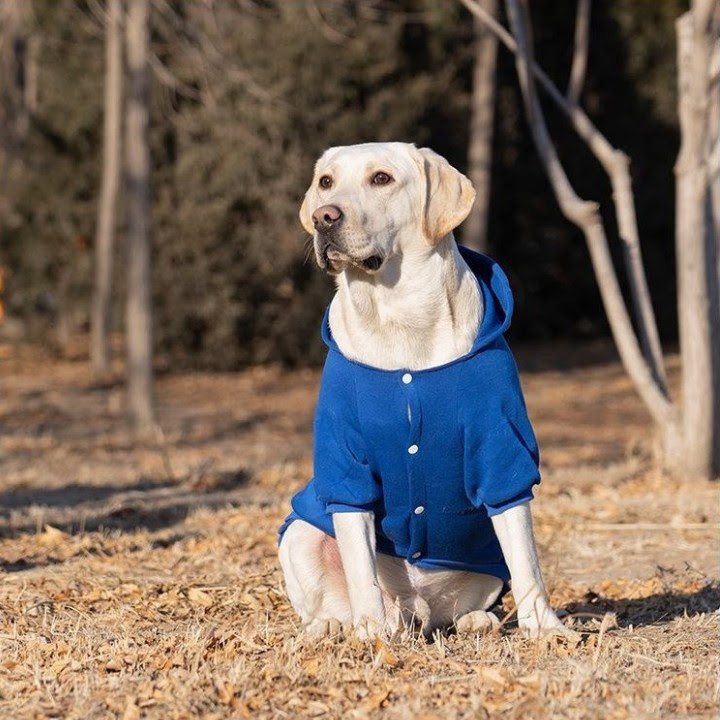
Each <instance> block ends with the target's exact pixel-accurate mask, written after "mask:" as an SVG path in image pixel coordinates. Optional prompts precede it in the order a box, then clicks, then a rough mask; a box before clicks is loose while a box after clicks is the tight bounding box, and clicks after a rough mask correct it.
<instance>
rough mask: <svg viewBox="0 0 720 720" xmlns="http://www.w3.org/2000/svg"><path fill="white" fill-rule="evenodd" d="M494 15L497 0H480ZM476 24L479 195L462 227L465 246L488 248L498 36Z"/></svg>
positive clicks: (473, 173) (472, 153)
mask: <svg viewBox="0 0 720 720" xmlns="http://www.w3.org/2000/svg"><path fill="white" fill-rule="evenodd" d="M479 2H480V4H481V5H482V7H483V9H484V10H485V11H486V12H487V13H489V14H490V15H491V16H495V15H497V0H479ZM473 23H474V33H475V40H474V56H475V59H474V66H473V91H472V99H471V107H470V138H469V142H468V176H469V178H470V180H471V181H472V183H473V185H474V186H475V189H476V190H477V196H476V197H475V204H474V205H473V208H472V210H471V211H470V214H469V215H468V217H467V220H466V221H465V224H464V225H463V229H462V240H463V243H464V244H465V245H467V246H468V247H471V248H473V249H474V250H478V251H479V252H483V253H484V252H487V251H488V238H487V232H488V215H489V212H488V209H489V206H490V187H491V180H492V144H493V124H494V120H495V64H496V58H497V38H496V37H495V35H494V34H493V33H492V32H490V31H489V30H488V29H487V28H486V27H485V24H484V23H483V22H482V21H481V20H480V19H478V18H477V17H474V18H473Z"/></svg>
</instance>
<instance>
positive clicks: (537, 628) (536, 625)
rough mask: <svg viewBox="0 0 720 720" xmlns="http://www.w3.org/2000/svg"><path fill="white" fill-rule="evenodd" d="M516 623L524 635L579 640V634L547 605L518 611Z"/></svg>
mask: <svg viewBox="0 0 720 720" xmlns="http://www.w3.org/2000/svg"><path fill="white" fill-rule="evenodd" d="M518 625H519V627H520V630H521V631H522V632H523V634H524V635H525V636H526V637H530V638H550V637H553V636H556V637H564V638H567V639H568V640H579V638H580V636H579V635H578V634H577V633H576V632H575V631H574V630H571V629H570V628H568V627H565V625H563V624H562V622H561V620H560V618H558V616H557V615H556V614H555V611H554V610H553V609H552V608H551V607H550V606H549V605H545V604H543V605H541V606H540V607H536V608H535V609H534V610H533V611H532V612H529V613H525V614H520V613H518Z"/></svg>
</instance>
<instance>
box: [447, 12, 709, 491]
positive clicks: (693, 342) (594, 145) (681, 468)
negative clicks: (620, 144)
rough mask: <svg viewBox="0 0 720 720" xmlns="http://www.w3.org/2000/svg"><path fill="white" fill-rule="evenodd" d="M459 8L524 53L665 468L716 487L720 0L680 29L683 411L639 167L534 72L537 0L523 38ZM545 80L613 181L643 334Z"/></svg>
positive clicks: (560, 178)
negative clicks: (549, 102) (569, 166)
mask: <svg viewBox="0 0 720 720" xmlns="http://www.w3.org/2000/svg"><path fill="white" fill-rule="evenodd" d="M460 1H461V2H462V3H463V5H465V6H466V7H467V8H468V9H469V10H470V11H471V12H472V13H473V14H474V15H475V16H476V17H478V18H480V19H482V20H483V22H485V24H486V25H487V26H488V27H489V28H490V29H491V30H492V31H493V32H494V33H495V34H496V35H497V37H498V38H499V39H500V40H501V42H502V43H503V44H504V45H505V46H506V47H508V48H509V49H510V50H511V51H512V52H514V53H515V55H516V66H517V71H518V78H519V81H520V87H521V90H522V95H523V102H524V105H525V110H526V114H527V117H528V122H529V125H530V129H531V132H532V135H533V140H534V142H535V146H536V149H537V151H538V154H539V156H540V159H541V161H542V163H543V167H544V168H545V171H546V173H547V175H548V178H549V180H550V183H551V186H552V188H553V190H554V192H555V196H556V198H557V200H558V204H559V205H560V208H561V210H562V211H563V213H564V214H565V216H566V217H567V218H568V219H569V220H570V221H571V222H573V223H574V224H576V225H577V226H578V227H579V228H580V229H581V230H582V232H583V234H584V235H585V239H586V242H587V245H588V249H589V252H590V257H591V260H592V263H593V268H594V270H595V276H596V278H597V281H598V286H599V289H600V294H601V297H602V300H603V303H604V306H605V311H606V314H607V317H608V321H609V324H610V328H611V330H612V333H613V336H614V339H615V342H616V345H617V347H618V352H619V354H620V358H621V360H622V362H623V365H624V367H625V369H626V371H627V372H628V374H629V375H630V377H631V379H632V380H633V382H634V384H635V387H636V389H637V390H638V393H639V394H640V396H641V398H642V399H643V401H644V402H645V405H646V406H647V408H648V410H649V412H650V414H651V415H652V417H653V419H654V420H655V422H656V424H657V426H658V428H659V430H660V434H661V439H662V447H663V456H664V461H665V464H666V466H667V467H669V468H670V469H672V470H674V471H675V472H677V473H683V474H686V475H689V476H692V477H700V478H709V477H712V476H713V474H714V473H720V457H718V454H719V453H718V445H719V444H720V442H719V441H718V435H720V371H718V368H720V344H718V343H714V342H713V338H714V337H715V333H716V332H717V331H718V328H720V310H718V308H719V307H720V300H718V295H717V293H718V290H717V282H715V283H713V281H712V278H713V276H714V277H716V273H715V272H714V268H712V265H711V263H712V260H711V258H714V255H713V253H712V252H710V250H711V249H713V248H714V249H717V246H718V243H719V242H720V241H719V240H718V238H717V237H716V233H715V232H714V229H713V228H714V226H713V224H712V223H711V222H708V218H709V217H710V212H709V207H710V202H709V198H710V178H711V176H712V171H713V161H712V159H711V158H712V157H713V155H712V152H711V151H710V148H711V146H712V138H711V130H710V112H709V107H708V99H709V97H710V92H711V88H712V83H713V82H714V80H713V77H714V75H713V72H712V71H711V67H712V57H713V49H714V48H717V47H718V44H719V43H720V39H719V33H720V11H719V10H718V8H717V7H716V6H715V3H714V2H713V0H693V3H692V5H691V9H690V10H689V11H688V13H686V14H685V15H684V16H683V19H681V21H680V22H679V24H678V30H679V32H678V65H679V78H680V92H679V94H678V95H679V114H680V118H681V134H682V143H681V150H680V155H679V157H678V163H677V168H676V176H677V198H678V200H677V212H678V216H677V220H676V222H677V229H676V247H677V250H678V267H677V272H678V286H679V292H678V316H679V324H680V341H681V360H682V388H683V389H682V402H681V403H680V404H677V403H674V402H673V401H672V400H671V398H670V396H669V393H668V390H667V385H666V381H665V372H664V368H663V360H662V355H661V352H660V343H659V339H658V333H657V324H656V322H655V318H654V314H653V312H652V306H651V304H650V297H649V292H648V288H647V282H646V279H645V273H644V269H643V265H642V258H641V255H640V245H639V233H638V229H637V220H636V217H635V204H634V198H633V193H632V186H631V181H630V174H629V169H628V166H629V161H628V158H627V157H626V156H625V155H624V154H623V153H622V152H620V151H618V150H616V149H614V148H613V147H612V146H611V145H610V144H609V143H608V142H607V140H606V139H605V137H604V136H603V135H602V133H600V131H599V130H598V129H597V128H596V127H594V125H593V124H592V122H591V121H590V119H589V118H588V117H587V115H586V114H585V113H584V112H583V111H582V109H581V108H580V106H579V104H578V103H577V98H578V96H579V93H577V94H575V95H572V96H571V98H570V99H568V98H565V97H563V96H562V94H561V93H560V92H559V91H558V90H557V88H556V87H555V85H553V83H552V81H551V80H550V79H549V78H548V77H547V75H546V74H545V73H544V72H543V71H542V70H541V69H540V68H539V67H538V66H537V64H536V63H535V61H534V59H533V52H532V33H531V30H532V27H531V23H530V19H529V12H528V8H527V3H526V0H506V8H507V14H508V19H509V21H510V26H511V28H512V35H510V34H509V33H508V32H507V31H506V30H505V29H504V28H503V27H502V26H501V25H500V24H499V23H497V22H496V21H495V19H494V18H492V17H490V16H489V15H488V14H487V13H485V12H484V11H483V8H482V7H480V5H479V4H478V3H477V2H474V0H460ZM580 12H582V8H581V9H580ZM683 32H684V33H685V37H683V36H682V35H683ZM576 37H577V34H576ZM586 37H587V35H586ZM577 52H578V48H577V47H576V53H577ZM715 52H717V50H715ZM583 74H584V73H583ZM536 80H537V81H539V82H540V83H541V84H542V86H543V87H544V88H545V89H546V90H547V92H548V94H549V95H550V97H551V98H552V99H553V101H554V102H555V103H556V104H557V105H558V106H559V107H560V109H561V110H562V111H563V112H564V113H565V114H566V115H567V117H568V118H569V120H570V121H571V123H572V125H573V127H574V128H575V130H576V132H577V133H578V135H579V136H580V137H581V138H582V139H583V140H585V142H586V143H587V144H588V147H589V148H590V150H591V151H592V152H593V154H594V155H595V156H596V158H597V159H598V160H599V161H600V163H601V164H602V166H603V168H604V169H605V170H606V172H607V173H608V175H609V177H610V181H611V184H612V187H613V199H614V205H615V212H616V216H617V220H618V228H619V235H620V239H621V240H622V242H623V246H624V249H625V262H626V269H627V272H628V280H629V284H630V287H631V294H632V298H633V303H634V308H635V323H636V329H633V326H632V323H631V322H630V317H629V313H628V311H627V307H626V305H625V301H624V299H623V297H622V294H621V292H620V288H619V283H618V281H617V275H616V273H615V269H614V266H613V264H612V260H611V256H610V252H609V248H608V241H607V236H606V233H605V228H604V225H603V221H602V217H601V215H600V213H599V210H598V205H597V203H594V202H588V201H585V200H582V199H581V198H580V197H578V195H577V193H576V192H575V190H574V189H573V187H572V185H571V183H570V181H569V179H568V177H567V175H566V173H565V171H564V169H563V167H562V164H561V162H560V160H559V158H558V155H557V152H556V151H555V147H554V145H553V143H552V140H551V138H550V134H549V132H548V129H547V125H546V123H545V118H544V115H543V111H542V107H541V105H540V102H539V98H538V94H537V88H536ZM572 87H573V83H572V82H571V88H572ZM636 333H637V334H636Z"/></svg>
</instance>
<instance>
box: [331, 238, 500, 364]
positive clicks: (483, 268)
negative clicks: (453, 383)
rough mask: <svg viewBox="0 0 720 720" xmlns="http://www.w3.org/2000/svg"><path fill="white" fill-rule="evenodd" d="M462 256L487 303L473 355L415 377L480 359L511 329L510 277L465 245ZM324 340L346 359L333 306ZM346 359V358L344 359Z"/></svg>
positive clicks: (493, 262)
mask: <svg viewBox="0 0 720 720" xmlns="http://www.w3.org/2000/svg"><path fill="white" fill-rule="evenodd" d="M458 249H459V251H460V255H461V256H462V258H463V260H465V262H466V263H467V265H468V267H469V268H470V271H471V272H472V274H473V275H474V276H475V279H476V280H477V283H478V287H479V288H480V293H481V294H482V299H483V319H482V322H481V323H480V328H479V330H478V334H477V337H476V338H475V342H474V343H473V344H472V347H471V348H470V350H469V352H467V353H466V354H465V355H463V356H461V357H459V358H456V359H455V360H451V361H450V362H449V363H445V364H444V365H438V366H436V367H431V368H426V369H424V370H415V371H413V373H414V374H417V373H418V372H420V373H424V372H433V371H435V370H440V369H442V368H445V367H448V366H449V365H454V364H455V363H459V362H463V361H464V360H467V359H469V358H471V357H472V356H473V355H477V353H479V352H480V351H481V350H483V349H484V348H486V347H488V346H489V345H491V344H492V343H493V342H494V341H495V340H497V338H498V337H500V336H501V335H502V334H503V333H505V331H506V330H507V329H508V328H509V327H510V321H511V319H512V313H513V296H512V290H511V289H510V283H509V282H508V279H507V276H506V275H505V273H504V272H503V270H502V268H501V267H500V266H499V265H498V264H497V263H496V262H495V261H494V260H492V259H491V258H489V257H487V256H486V255H481V254H480V253H478V252H475V251H474V250H470V248H466V247H464V246H463V245H458ZM322 338H323V340H324V341H325V344H326V345H327V346H328V347H329V348H330V349H331V350H334V351H335V352H337V353H339V354H340V355H342V351H341V350H340V348H339V347H338V345H337V343H336V342H335V339H334V338H333V336H332V333H331V332H330V306H329V305H328V307H327V308H326V309H325V317H324V318H323V323H322ZM343 357H345V356H344V355H343ZM345 359H346V360H347V362H350V363H353V364H354V365H359V366H361V367H365V368H369V369H371V370H376V371H377V372H387V373H395V372H402V370H381V369H380V368H375V367H373V366H371V365H366V364H365V363H361V362H358V361H355V360H350V359H349V358H345Z"/></svg>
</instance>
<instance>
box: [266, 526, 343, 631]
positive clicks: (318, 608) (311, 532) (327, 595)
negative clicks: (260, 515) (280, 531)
mask: <svg viewBox="0 0 720 720" xmlns="http://www.w3.org/2000/svg"><path fill="white" fill-rule="evenodd" d="M278 554H279V557H280V565H281V566H282V569H283V573H284V575H285V585H286V588H287V594H288V597H289V599H290V603H291V604H292V606H293V607H294V608H295V610H296V612H297V613H298V615H300V620H301V622H302V624H303V628H304V630H305V632H307V633H308V634H309V635H312V636H315V637H317V636H323V635H330V634H333V633H335V632H339V630H340V627H341V626H342V625H343V624H347V623H351V622H352V612H351V609H350V600H349V598H348V592H347V584H346V582H345V575H344V573H343V567H342V562H341V560H340V553H339V551H338V547H337V543H336V542H335V539H334V538H332V537H330V536H329V535H326V534H325V533H324V532H322V531H321V530H318V529H317V528H316V527H314V526H313V525H310V524H309V523H306V522H305V521H304V520H295V521H294V522H293V523H291V524H290V526H289V527H288V528H287V530H286V531H285V533H284V535H283V538H282V541H281V542H280V548H279V551H278Z"/></svg>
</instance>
